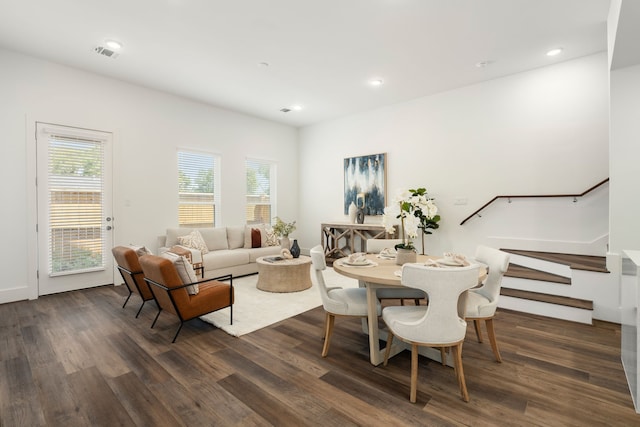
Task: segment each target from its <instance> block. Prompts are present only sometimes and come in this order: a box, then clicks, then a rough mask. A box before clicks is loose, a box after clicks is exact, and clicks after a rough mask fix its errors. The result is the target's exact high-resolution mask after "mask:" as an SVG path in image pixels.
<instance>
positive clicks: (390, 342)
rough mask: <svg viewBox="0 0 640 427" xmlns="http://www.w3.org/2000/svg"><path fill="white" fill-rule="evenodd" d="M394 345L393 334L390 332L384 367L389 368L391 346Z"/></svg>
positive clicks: (385, 350)
mask: <svg viewBox="0 0 640 427" xmlns="http://www.w3.org/2000/svg"><path fill="white" fill-rule="evenodd" d="M392 344H393V334H392V333H391V331H389V334H388V335H387V347H385V349H384V362H383V366H387V362H389V355H391V345H392Z"/></svg>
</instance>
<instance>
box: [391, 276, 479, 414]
mask: <svg viewBox="0 0 640 427" xmlns="http://www.w3.org/2000/svg"><path fill="white" fill-rule="evenodd" d="M478 270H479V265H478V264H472V265H469V266H467V267H455V268H442V267H427V266H424V265H420V264H405V265H404V266H403V267H402V284H403V285H405V286H409V287H412V288H416V289H421V290H422V291H424V292H425V293H426V294H427V297H428V298H429V305H427V306H392V307H385V308H384V310H383V311H382V319H383V320H384V322H385V323H386V325H387V327H388V329H389V335H388V339H387V347H386V351H385V356H384V365H385V366H386V365H387V363H388V361H389V354H390V350H391V347H392V344H393V338H394V337H398V338H399V339H401V340H402V341H404V342H407V343H409V344H411V392H410V397H409V400H410V401H411V402H412V403H415V402H416V395H417V382H418V346H426V347H434V348H440V349H441V354H442V352H443V350H444V349H448V348H451V350H452V353H453V358H454V369H455V373H456V377H457V379H458V384H459V386H460V393H461V395H462V399H463V400H464V401H465V402H468V401H469V393H468V391H467V385H466V382H465V379H464V370H463V368H462V343H463V341H464V337H465V334H466V332H467V322H466V321H465V320H464V316H465V314H464V307H465V306H464V304H459V302H460V301H462V300H461V296H462V295H463V294H464V293H465V292H466V291H467V290H468V289H470V288H472V287H474V286H476V285H477V284H478Z"/></svg>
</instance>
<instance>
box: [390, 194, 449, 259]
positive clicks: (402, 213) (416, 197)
mask: <svg viewBox="0 0 640 427" xmlns="http://www.w3.org/2000/svg"><path fill="white" fill-rule="evenodd" d="M394 218H395V219H400V238H401V239H402V243H399V244H397V245H396V250H397V251H398V255H397V257H396V262H397V263H398V264H403V263H405V262H415V260H416V248H415V246H414V244H413V240H412V239H415V238H416V237H418V229H420V230H422V253H423V254H424V235H425V234H431V231H430V230H435V229H437V228H438V227H439V226H440V225H439V224H438V222H439V221H440V215H438V207H437V206H436V204H435V203H434V202H433V198H431V197H429V196H428V195H427V190H426V189H425V188H418V189H415V190H413V189H411V190H407V191H402V192H400V193H399V194H398V195H397V196H396V198H395V199H394V201H393V203H391V205H389V206H387V207H385V208H384V215H383V216H382V224H383V225H384V227H385V229H386V230H387V232H388V233H395V227H394V224H392V221H393V219H394Z"/></svg>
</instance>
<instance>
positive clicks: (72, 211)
mask: <svg viewBox="0 0 640 427" xmlns="http://www.w3.org/2000/svg"><path fill="white" fill-rule="evenodd" d="M47 136H48V142H49V144H48V150H49V162H48V194H49V200H48V205H49V218H48V220H49V221H48V224H49V274H50V275H57V274H68V273H73V272H79V271H91V270H94V269H98V268H100V269H101V268H104V254H105V251H104V236H103V229H102V219H103V218H104V217H105V216H106V214H105V213H104V200H103V193H104V192H103V170H104V161H103V157H104V147H103V145H104V144H103V142H102V141H98V140H91V139H85V138H76V137H68V136H66V135H58V134H53V133H50V134H48V135H47Z"/></svg>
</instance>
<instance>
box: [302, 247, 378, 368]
mask: <svg viewBox="0 0 640 427" xmlns="http://www.w3.org/2000/svg"><path fill="white" fill-rule="evenodd" d="M310 255H311V263H312V265H313V273H314V274H313V275H312V280H313V281H314V282H315V284H316V285H317V287H318V290H319V291H320V297H321V298H322V306H323V307H324V310H325V312H326V315H325V325H324V346H323V348H322V357H327V354H328V353H329V344H330V342H331V335H332V334H333V325H334V321H335V318H336V316H347V317H359V318H365V319H366V318H367V291H366V289H364V288H346V289H343V288H340V287H327V284H326V283H325V280H324V271H325V270H326V268H327V263H326V260H325V257H324V250H323V249H322V246H320V245H318V246H315V247H313V248H312V249H311V251H310ZM376 309H377V314H378V316H380V313H381V310H382V309H381V306H380V302H379V301H376Z"/></svg>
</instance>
